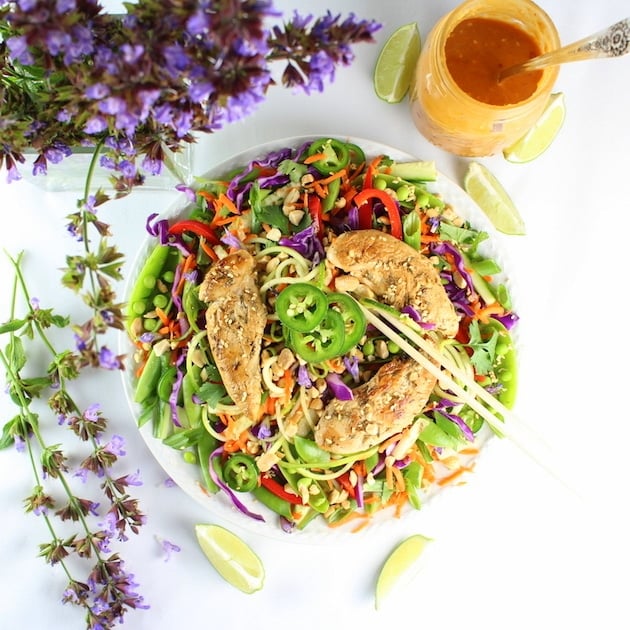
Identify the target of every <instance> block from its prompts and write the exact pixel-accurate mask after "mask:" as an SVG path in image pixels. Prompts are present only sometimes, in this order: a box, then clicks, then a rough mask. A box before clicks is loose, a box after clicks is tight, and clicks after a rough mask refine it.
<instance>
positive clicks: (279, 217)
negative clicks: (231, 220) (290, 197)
mask: <svg viewBox="0 0 630 630" xmlns="http://www.w3.org/2000/svg"><path fill="white" fill-rule="evenodd" d="M268 194H269V193H268V191H266V190H262V189H261V188H260V186H259V185H258V182H254V185H253V186H252V187H251V189H250V191H249V203H250V205H251V207H252V213H253V215H254V219H255V221H256V223H258V224H261V223H267V224H269V225H271V226H272V227H276V228H278V229H279V230H280V231H281V232H282V233H283V234H286V233H288V232H289V219H288V218H287V217H286V216H285V214H284V213H283V212H282V208H281V207H280V206H279V205H275V204H270V203H265V201H266V198H267V196H268Z"/></svg>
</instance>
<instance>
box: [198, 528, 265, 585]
mask: <svg viewBox="0 0 630 630" xmlns="http://www.w3.org/2000/svg"><path fill="white" fill-rule="evenodd" d="M195 534H196V535H197V540H198V542H199V545H200V546H201V549H202V551H203V552H204V554H205V555H206V558H208V560H210V562H211V563H212V566H214V568H215V569H216V570H217V571H218V572H219V574H220V575H221V577H222V578H223V579H224V580H225V581H226V582H228V583H229V584H231V585H232V586H234V587H236V588H238V589H240V590H241V591H243V592H244V593H254V592H255V591H259V590H260V589H261V588H262V587H263V584H264V581H265V569H264V567H263V565H262V562H261V561H260V558H259V557H258V556H257V555H256V554H255V553H254V551H253V550H252V549H251V548H250V547H249V546H248V545H247V544H246V543H245V542H243V541H242V540H241V539H240V538H239V537H238V536H237V535H236V534H233V533H232V532H230V531H229V530H227V529H225V528H224V527H220V526H219V525H206V524H200V525H195Z"/></svg>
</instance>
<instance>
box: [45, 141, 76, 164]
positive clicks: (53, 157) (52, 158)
mask: <svg viewBox="0 0 630 630" xmlns="http://www.w3.org/2000/svg"><path fill="white" fill-rule="evenodd" d="M44 155H45V156H46V160H48V161H49V162H51V163H52V164H59V162H61V161H62V160H63V159H64V158H66V157H68V156H69V155H72V150H71V149H70V147H68V146H66V145H65V144H62V143H61V142H55V143H53V144H52V145H50V146H49V147H46V148H45V149H44Z"/></svg>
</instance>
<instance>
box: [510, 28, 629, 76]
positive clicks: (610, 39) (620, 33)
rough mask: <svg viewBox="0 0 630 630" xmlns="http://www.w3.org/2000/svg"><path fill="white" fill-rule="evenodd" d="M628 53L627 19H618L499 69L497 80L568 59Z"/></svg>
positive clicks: (616, 55) (568, 60)
mask: <svg viewBox="0 0 630 630" xmlns="http://www.w3.org/2000/svg"><path fill="white" fill-rule="evenodd" d="M628 52H630V18H626V19H625V20H621V21H619V22H617V23H615V24H613V25H612V26H609V27H608V28H607V29H605V30H603V31H599V32H598V33H595V34H594V35H591V36H589V37H585V38H584V39H581V40H579V41H577V42H574V43H573V44H568V45H567V46H563V47H562V48H558V49H556V50H552V51H550V52H548V53H545V54H544V55H539V56H538V57H534V58H533V59H529V60H528V61H525V62H523V63H519V64H517V65H515V66H510V67H509V68H505V69H504V70H501V72H499V81H503V79H506V78H507V77H511V76H512V75H514V74H518V73H519V72H530V71H531V70H542V68H546V67H547V66H557V65H559V64H561V63H568V62H570V61H582V60H584V59H597V58H601V57H620V56H621V55H625V54H626V53H628Z"/></svg>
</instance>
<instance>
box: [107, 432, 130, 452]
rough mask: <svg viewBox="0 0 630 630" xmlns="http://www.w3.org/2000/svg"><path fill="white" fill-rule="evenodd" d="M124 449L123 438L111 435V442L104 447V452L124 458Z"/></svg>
mask: <svg viewBox="0 0 630 630" xmlns="http://www.w3.org/2000/svg"><path fill="white" fill-rule="evenodd" d="M124 449H125V438H124V437H123V436H122V435H112V438H111V440H110V441H109V442H108V443H107V444H106V445H105V450H106V451H108V452H110V453H112V454H114V455H116V456H118V457H124V456H125V455H126V454H127V453H126V451H125V450H124Z"/></svg>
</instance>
